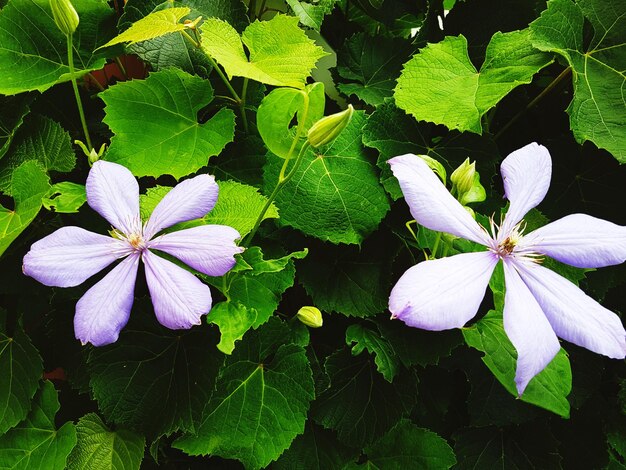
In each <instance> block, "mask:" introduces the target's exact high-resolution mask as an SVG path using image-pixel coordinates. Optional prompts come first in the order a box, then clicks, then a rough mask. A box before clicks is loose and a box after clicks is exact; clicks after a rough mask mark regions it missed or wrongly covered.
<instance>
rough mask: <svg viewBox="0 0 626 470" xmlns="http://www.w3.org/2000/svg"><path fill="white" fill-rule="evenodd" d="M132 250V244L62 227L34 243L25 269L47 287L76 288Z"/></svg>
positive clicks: (23, 268)
mask: <svg viewBox="0 0 626 470" xmlns="http://www.w3.org/2000/svg"><path fill="white" fill-rule="evenodd" d="M129 253H130V246H129V245H128V244H126V243H124V242H122V241H120V240H116V239H114V238H111V237H105V236H104V235H98V234H97V233H93V232H89V231H87V230H84V229H82V228H79V227H62V228H60V229H59V230H57V231H56V232H53V233H51V234H50V235H48V236H47V237H44V238H42V239H41V240H39V241H38V242H35V243H33V245H32V246H31V247H30V251H29V252H28V253H26V256H24V264H23V266H22V271H23V272H24V274H26V275H27V276H30V277H32V278H34V279H36V280H37V281H39V282H41V283H42V284H45V285H46V286H55V287H73V286H77V285H78V284H81V283H82V282H84V281H85V280H86V279H88V278H90V277H91V276H93V275H94V274H96V273H97V272H99V271H101V270H102V269H104V268H106V267H107V266H108V265H109V264H111V263H112V262H113V261H115V260H116V259H118V258H121V257H123V256H126V255H128V254H129Z"/></svg>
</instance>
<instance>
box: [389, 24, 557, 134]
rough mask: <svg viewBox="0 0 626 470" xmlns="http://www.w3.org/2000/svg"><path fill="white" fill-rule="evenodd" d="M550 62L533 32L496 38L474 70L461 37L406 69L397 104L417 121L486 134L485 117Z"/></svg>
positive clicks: (434, 46) (432, 46) (430, 51)
mask: <svg viewBox="0 0 626 470" xmlns="http://www.w3.org/2000/svg"><path fill="white" fill-rule="evenodd" d="M551 62H552V58H551V57H550V55H548V54H546V53H544V52H540V51H538V50H537V49H535V48H534V47H532V46H531V44H530V31H529V30H528V29H525V30H522V31H513V32H510V33H500V32H498V33H496V34H494V35H493V37H492V38H491V41H490V42H489V46H487V54H486V56H485V61H484V63H483V65H482V67H481V68H480V72H478V71H476V68H475V67H474V65H473V64H472V63H471V62H470V60H469V58H468V56H467V40H466V39H465V37H464V36H463V35H460V36H448V37H446V38H445V39H444V40H443V41H441V42H440V43H437V44H429V45H428V46H427V47H425V48H423V49H422V50H421V51H420V52H419V53H418V54H416V55H415V56H414V57H413V58H412V59H411V60H410V61H408V62H407V63H406V64H405V65H404V69H403V71H402V74H401V75H400V78H398V86H397V87H396V89H395V95H394V96H395V100H396V104H397V106H398V107H399V108H401V109H404V110H405V111H407V112H408V113H410V114H412V115H413V116H414V117H415V119H417V120H418V121H430V122H434V123H436V124H443V125H445V126H446V127H448V128H449V129H458V130H460V131H471V132H475V133H477V134H481V133H482V124H481V117H482V116H483V115H484V114H485V113H486V112H487V111H488V110H489V109H491V108H492V107H494V106H495V105H496V104H497V103H498V102H499V101H500V100H501V99H502V98H504V97H505V96H506V95H507V94H508V93H509V92H510V91H511V90H512V89H513V88H515V87H517V86H519V85H521V84H524V83H530V82H531V80H532V78H533V76H534V75H535V73H537V72H538V71H539V70H541V69H542V68H543V67H545V66H546V65H548V64H550V63H551Z"/></svg>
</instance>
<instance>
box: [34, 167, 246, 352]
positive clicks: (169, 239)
mask: <svg viewBox="0 0 626 470" xmlns="http://www.w3.org/2000/svg"><path fill="white" fill-rule="evenodd" d="M86 191H87V202H88V203H89V205H90V206H91V208H92V209H94V210H95V211H96V212H98V213H99V214H100V215H101V216H103V217H104V218H105V219H106V220H107V221H109V222H110V223H111V225H113V227H114V230H113V231H112V232H111V233H112V235H113V236H104V235H99V234H97V233H93V232H89V231H87V230H84V229H82V228H79V227H62V228H60V229H59V230H57V231H56V232H54V233H52V234H50V235H48V236H47V237H45V238H43V239H41V240H39V241H38V242H36V243H34V244H33V245H32V246H31V249H30V251H29V252H28V253H27V254H26V256H25V257H24V265H23V271H24V274H26V275H27V276H31V277H33V278H35V279H36V280H37V281H39V282H41V283H42V284H45V285H47V286H56V287H73V286H77V285H78V284H81V283H82V282H84V281H85V280H87V279H88V278H90V277H91V276H93V275H94V274H96V273H97V272H99V271H101V270H102V269H104V268H105V267H107V266H108V265H110V264H111V263H113V262H114V261H116V260H118V259H122V258H123V260H122V261H121V262H120V263H119V264H118V265H117V266H115V267H114V268H113V269H112V270H111V271H110V272H109V273H108V274H107V275H106V276H104V278H102V279H101V280H100V281H99V282H98V283H96V284H95V285H94V286H93V287H91V289H89V290H88V291H87V292H86V293H85V294H84V295H83V296H82V297H81V298H80V300H79V301H78V303H77V305H76V315H75V316H74V330H75V334H76V338H78V339H79V340H80V341H81V342H82V343H83V344H87V343H92V344H93V345H95V346H102V345H105V344H109V343H113V342H115V341H117V338H118V336H119V333H120V330H121V329H122V328H124V326H125V325H126V323H127V322H128V318H129V316H130V310H131V307H132V305H133V299H134V290H135V280H136V278H137V270H138V268H139V260H140V259H141V260H143V263H144V266H145V273H146V281H147V284H148V289H149V291H150V297H151V298H152V304H153V306H154V313H155V314H156V317H157V319H158V321H159V322H160V323H161V324H162V325H164V326H166V327H168V328H171V329H183V328H191V326H193V325H198V324H199V323H200V318H201V317H202V315H204V314H206V313H208V312H209V310H210V309H211V302H212V300H211V291H210V290H209V287H208V286H207V285H206V284H203V283H202V282H201V281H200V280H199V279H198V278H196V277H195V276H194V275H193V274H191V273H190V272H189V271H186V270H184V269H183V268H181V267H179V266H177V265H176V264H174V263H172V262H171V261H168V260H166V259H164V258H162V257H160V256H158V255H157V254H155V253H153V251H152V250H159V251H163V252H165V253H168V254H170V255H172V256H174V257H176V258H178V259H179V260H181V261H183V262H184V263H186V264H187V265H189V266H191V267H192V268H194V269H195V270H197V271H199V272H201V273H204V274H207V275H209V276H221V275H223V274H225V273H226V272H228V271H229V270H230V269H231V268H232V267H233V266H234V264H235V259H234V255H235V254H236V253H241V252H242V251H243V248H240V247H238V246H237V245H236V244H235V239H237V238H239V236H240V235H239V232H237V230H235V229H234V228H232V227H228V226H224V225H202V226H198V227H193V228H189V229H185V230H179V231H176V232H171V233H166V234H164V235H157V234H158V233H159V232H161V231H162V230H163V229H165V228H168V227H171V226H172V225H174V224H177V223H179V222H184V221H188V220H193V219H197V218H200V217H203V216H204V215H205V214H206V213H207V212H209V211H210V210H211V209H212V208H213V206H214V205H215V203H216V201H217V195H218V186H217V183H215V180H214V178H213V177H212V176H209V175H199V176H196V177H195V178H191V179H188V180H186V181H183V182H182V183H179V184H178V185H177V186H176V187H174V188H173V189H172V190H171V191H170V192H169V193H167V194H166V196H165V197H164V198H163V199H162V200H161V202H159V204H158V205H157V206H156V208H155V209H154V211H153V212H152V215H151V216H150V219H149V220H148V221H147V222H146V223H145V225H142V223H141V217H140V215H139V185H138V184H137V180H136V179H135V178H134V177H133V175H132V174H131V172H130V171H129V170H127V169H126V168H125V167H123V166H121V165H118V164H116V163H111V162H106V161H102V160H99V161H97V162H95V163H94V164H93V167H92V169H91V171H90V172H89V176H88V177H87V184H86Z"/></svg>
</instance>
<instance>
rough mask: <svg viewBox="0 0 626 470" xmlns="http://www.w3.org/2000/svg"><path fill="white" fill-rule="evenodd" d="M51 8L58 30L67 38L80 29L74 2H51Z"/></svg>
mask: <svg viewBox="0 0 626 470" xmlns="http://www.w3.org/2000/svg"><path fill="white" fill-rule="evenodd" d="M50 8H51V9H52V16H53V17H54V22H55V23H56V25H57V28H59V30H60V31H61V32H62V33H63V34H65V35H66V36H69V35H70V34H73V33H74V31H76V28H77V27H78V21H79V19H78V13H76V10H75V9H74V6H73V5H72V2H71V1H70V0H50Z"/></svg>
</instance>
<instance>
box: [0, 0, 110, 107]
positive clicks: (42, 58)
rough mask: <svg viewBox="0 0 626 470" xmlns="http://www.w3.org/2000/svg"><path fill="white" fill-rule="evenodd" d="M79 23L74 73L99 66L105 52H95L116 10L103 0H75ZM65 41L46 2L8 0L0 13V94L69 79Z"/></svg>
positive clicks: (47, 86)
mask: <svg viewBox="0 0 626 470" xmlns="http://www.w3.org/2000/svg"><path fill="white" fill-rule="evenodd" d="M72 4H73V5H74V8H75V9H76V11H77V12H78V15H79V17H80V23H79V24H78V28H77V29H76V31H75V32H74V35H73V43H74V50H75V52H74V54H75V57H74V63H75V66H76V76H78V77H80V76H82V75H84V74H85V73H87V72H90V71H92V70H98V69H101V68H102V67H104V64H105V59H106V58H107V57H109V55H108V53H107V52H105V51H100V52H94V49H96V48H97V47H98V46H99V45H101V44H103V43H104V42H106V41H107V40H108V39H109V38H110V37H111V36H112V32H113V31H114V25H115V21H116V15H115V11H113V10H112V9H111V8H110V7H109V6H108V4H107V3H106V2H104V1H94V0H74V1H73V2H72ZM66 47H67V45H66V39H65V36H64V35H63V33H61V31H60V30H59V29H58V28H57V26H56V24H55V23H54V20H53V18H52V11H51V10H50V6H49V1H48V0H11V1H10V2H9V3H8V4H7V5H6V6H5V7H4V8H2V10H1V11H0V76H1V77H2V81H0V93H2V94H6V95H14V94H17V93H21V92H24V91H31V90H38V91H42V92H43V91H45V90H47V89H48V88H50V87H51V86H53V85H55V84H57V83H62V82H66V81H69V80H70V74H69V67H68V65H67V49H66Z"/></svg>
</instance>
